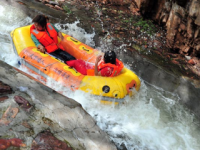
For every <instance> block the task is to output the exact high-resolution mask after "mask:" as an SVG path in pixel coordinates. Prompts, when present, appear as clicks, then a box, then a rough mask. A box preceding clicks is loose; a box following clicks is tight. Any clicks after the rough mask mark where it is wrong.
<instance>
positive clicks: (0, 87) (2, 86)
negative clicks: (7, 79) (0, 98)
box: [0, 81, 12, 95]
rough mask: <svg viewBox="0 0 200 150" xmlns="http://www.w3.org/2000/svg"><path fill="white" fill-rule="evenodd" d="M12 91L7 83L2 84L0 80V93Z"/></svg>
mask: <svg viewBox="0 0 200 150" xmlns="http://www.w3.org/2000/svg"><path fill="white" fill-rule="evenodd" d="M10 93H12V89H11V87H10V86H9V85H6V84H4V83H3V82H1V81H0V95H2V94H10Z"/></svg>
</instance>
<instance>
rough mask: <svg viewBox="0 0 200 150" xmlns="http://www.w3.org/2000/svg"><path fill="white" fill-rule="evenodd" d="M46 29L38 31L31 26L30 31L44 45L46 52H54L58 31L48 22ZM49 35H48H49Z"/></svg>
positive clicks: (56, 47)
mask: <svg viewBox="0 0 200 150" xmlns="http://www.w3.org/2000/svg"><path fill="white" fill-rule="evenodd" d="M46 28H47V31H48V33H49V34H48V33H47V31H38V30H36V29H34V27H31V33H32V34H33V35H34V36H35V37H36V38H37V40H38V41H39V42H40V43H41V44H42V45H43V46H44V47H45V49H46V50H47V52H48V53H51V52H54V51H55V50H57V49H58V48H59V47H58V46H57V44H58V38H57V36H58V33H57V31H56V30H55V29H54V27H53V26H52V25H51V24H50V23H47V26H46ZM49 35H50V36H49Z"/></svg>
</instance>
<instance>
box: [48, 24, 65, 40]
mask: <svg viewBox="0 0 200 150" xmlns="http://www.w3.org/2000/svg"><path fill="white" fill-rule="evenodd" d="M51 25H52V26H53V27H54V29H55V30H56V32H57V33H58V37H59V38H60V39H61V40H63V39H64V37H63V35H62V33H61V32H60V31H59V30H58V29H57V28H56V27H55V26H54V25H53V24H52V23H51Z"/></svg>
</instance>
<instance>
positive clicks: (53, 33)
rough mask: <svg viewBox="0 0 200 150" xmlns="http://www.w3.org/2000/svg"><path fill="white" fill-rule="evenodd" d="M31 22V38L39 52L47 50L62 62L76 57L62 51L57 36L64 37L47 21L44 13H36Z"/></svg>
mask: <svg viewBox="0 0 200 150" xmlns="http://www.w3.org/2000/svg"><path fill="white" fill-rule="evenodd" d="M32 22H33V23H34V24H33V25H32V26H31V28H30V32H31V38H32V40H33V41H34V43H35V45H36V46H37V48H38V49H39V50H40V52H42V53H45V52H47V53H49V54H50V55H53V56H54V57H56V58H58V59H60V60H62V61H64V62H66V61H69V60H75V59H76V58H74V57H73V56H71V55H70V54H69V53H67V52H66V51H64V48H63V47H62V46H61V45H58V38H57V37H59V38H60V39H61V40H63V39H64V37H63V35H62V33H61V32H60V31H59V30H58V29H57V28H56V27H55V26H54V25H53V24H51V23H49V19H48V18H46V17H45V16H44V15H37V16H36V17H35V18H33V20H32Z"/></svg>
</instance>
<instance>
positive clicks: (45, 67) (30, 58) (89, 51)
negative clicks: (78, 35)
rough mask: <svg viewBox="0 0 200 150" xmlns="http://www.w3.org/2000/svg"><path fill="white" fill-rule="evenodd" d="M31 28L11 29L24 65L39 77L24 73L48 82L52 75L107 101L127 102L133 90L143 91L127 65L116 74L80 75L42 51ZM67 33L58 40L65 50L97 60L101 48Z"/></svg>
mask: <svg viewBox="0 0 200 150" xmlns="http://www.w3.org/2000/svg"><path fill="white" fill-rule="evenodd" d="M30 27H31V26H30V25H29V26H24V27H20V28H17V29H15V30H13V31H12V32H11V37H12V41H13V45H14V49H15V52H16V53H17V55H18V56H19V57H20V59H21V64H22V65H24V66H25V67H27V68H28V69H29V71H31V72H32V73H31V74H35V75H37V76H38V77H36V76H35V75H34V76H32V75H31V74H29V73H27V72H23V73H24V74H26V75H28V76H29V77H31V78H33V79H35V80H37V81H39V82H41V83H43V84H45V85H47V78H48V77H50V78H52V79H54V80H55V81H57V82H59V83H61V84H63V86H65V87H67V88H70V89H71V90H82V91H84V92H87V93H88V92H89V93H90V94H92V95H95V96H98V97H100V99H101V100H102V102H103V103H110V102H111V101H114V102H115V103H120V102H123V101H124V98H125V97H126V96H127V95H129V96H131V95H133V93H132V91H133V90H131V89H133V88H135V89H136V91H138V90H139V88H140V80H139V78H138V76H137V75H136V74H135V73H133V72H132V71H131V70H129V69H127V68H125V67H124V68H123V70H122V72H121V74H120V75H118V76H116V77H101V76H87V75H82V74H80V73H79V72H77V71H76V70H74V69H73V68H70V67H69V66H67V65H66V64H65V63H63V62H61V61H59V60H57V59H55V58H53V57H52V56H50V55H49V54H43V53H41V52H40V51H39V50H37V47H36V46H35V44H34V42H33V41H32V39H31V36H30ZM63 36H64V40H63V41H60V39H58V40H59V41H60V43H59V44H61V45H63V47H64V48H65V50H66V51H67V52H68V53H70V54H71V55H73V56H74V57H76V58H77V59H82V60H85V61H88V62H91V63H94V62H95V59H96V57H97V55H99V54H101V52H100V51H98V50H96V49H93V48H91V47H89V46H88V45H85V44H83V43H81V42H80V41H78V40H77V39H75V38H73V37H71V36H69V35H66V34H64V33H63ZM16 69H17V68H16ZM18 71H20V70H18ZM51 88H52V87H51ZM54 90H56V89H54Z"/></svg>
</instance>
